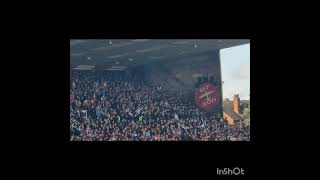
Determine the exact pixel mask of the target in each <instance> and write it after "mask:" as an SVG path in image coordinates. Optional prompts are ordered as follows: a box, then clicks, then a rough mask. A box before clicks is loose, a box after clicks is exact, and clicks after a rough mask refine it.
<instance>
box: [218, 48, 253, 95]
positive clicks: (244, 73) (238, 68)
mask: <svg viewBox="0 0 320 180" xmlns="http://www.w3.org/2000/svg"><path fill="white" fill-rule="evenodd" d="M220 58H221V71H222V72H221V73H222V81H224V84H223V98H229V99H230V100H233V95H234V94H239V97H240V100H247V99H249V94H250V44H245V45H241V46H235V47H231V48H226V49H222V50H221V51H220Z"/></svg>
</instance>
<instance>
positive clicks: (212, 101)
mask: <svg viewBox="0 0 320 180" xmlns="http://www.w3.org/2000/svg"><path fill="white" fill-rule="evenodd" d="M195 101H196V104H197V105H198V106H199V107H200V108H203V109H205V110H206V111H211V110H212V109H213V108H215V107H216V106H217V105H218V104H219V101H220V96H219V91H218V89H217V88H216V87H215V86H214V85H213V84H211V83H204V84H201V85H200V86H199V87H198V89H197V90H196V95H195Z"/></svg>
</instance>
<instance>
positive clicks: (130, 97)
mask: <svg viewBox="0 0 320 180" xmlns="http://www.w3.org/2000/svg"><path fill="white" fill-rule="evenodd" d="M70 77H71V78H70V81H71V83H70V86H71V87H70V140H71V141H181V140H197V141H223V140H244V141H247V140H250V129H249V128H240V127H239V126H229V125H227V124H226V121H225V120H223V119H222V115H221V114H220V113H214V114H211V115H208V114H207V113H205V112H204V111H202V110H200V109H199V108H198V107H197V106H196V105H195V103H194V102H193V101H192V100H191V99H192V97H187V96H186V95H184V94H181V93H180V92H176V91H171V90H167V89H165V88H163V87H162V86H159V85H157V84H154V83H153V82H149V81H146V80H144V77H143V74H140V73H129V72H107V73H106V72H104V73H103V72H93V71H71V73H70Z"/></svg>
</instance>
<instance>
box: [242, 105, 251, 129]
mask: <svg viewBox="0 0 320 180" xmlns="http://www.w3.org/2000/svg"><path fill="white" fill-rule="evenodd" d="M242 123H243V125H244V126H245V127H248V126H249V127H250V101H249V105H248V108H245V109H244V112H243V122H242Z"/></svg>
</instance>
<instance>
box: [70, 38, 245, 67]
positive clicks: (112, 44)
mask: <svg viewBox="0 0 320 180" xmlns="http://www.w3.org/2000/svg"><path fill="white" fill-rule="evenodd" d="M247 43H250V40H248V39H234V40H233V39H167V40H166V39H78V40H76V39H74V40H70V64H71V65H74V66H78V65H89V66H101V67H107V66H127V67H132V66H138V65H143V64H148V63H151V62H156V61H163V60H169V59H175V58H179V57H181V56H188V55H192V54H198V53H201V52H208V51H212V50H219V49H224V48H229V47H233V46H238V45H242V44H247Z"/></svg>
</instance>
